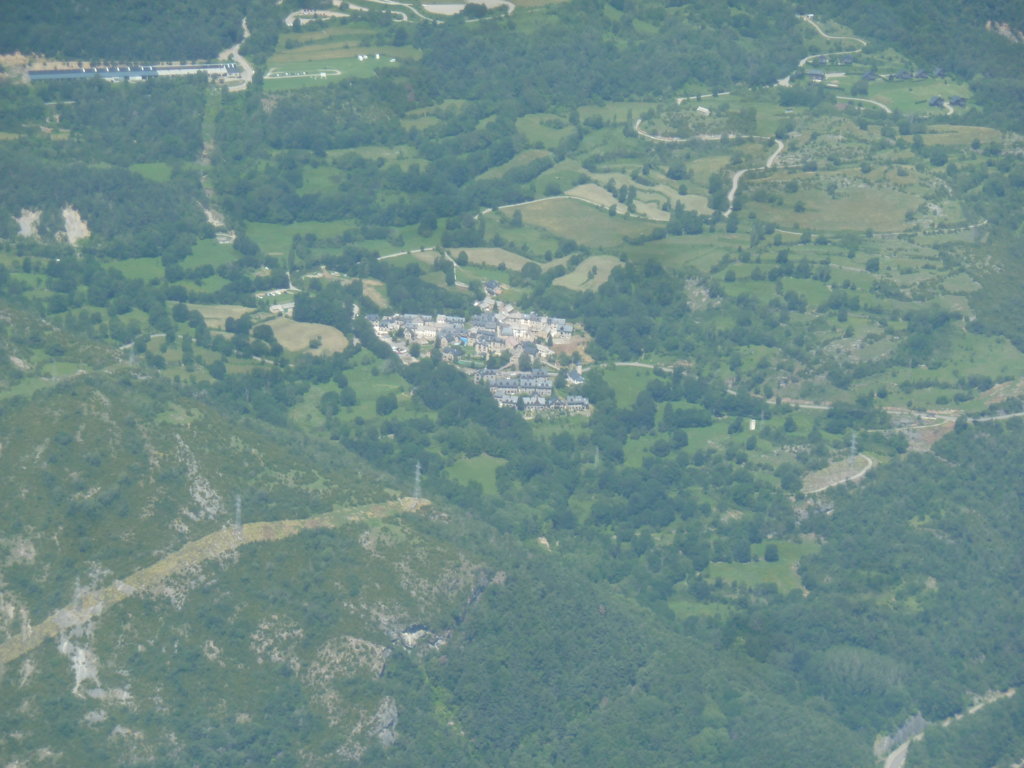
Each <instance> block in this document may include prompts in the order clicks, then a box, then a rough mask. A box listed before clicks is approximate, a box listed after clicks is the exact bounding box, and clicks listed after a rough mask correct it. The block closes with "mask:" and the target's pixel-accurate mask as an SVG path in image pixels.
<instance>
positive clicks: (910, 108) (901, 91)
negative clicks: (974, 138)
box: [843, 77, 969, 116]
mask: <svg viewBox="0 0 1024 768" xmlns="http://www.w3.org/2000/svg"><path fill="white" fill-rule="evenodd" d="M843 80H844V83H843V84H844V85H845V84H847V83H849V84H851V85H852V84H853V83H854V82H856V80H855V78H853V77H846V78H843ZM968 93H969V91H968V88H967V86H966V85H962V84H958V83H955V82H952V81H949V80H939V79H935V78H932V79H929V80H904V81H893V82H888V81H882V80H878V81H875V82H874V83H872V84H871V86H870V87H869V89H868V96H867V97H866V98H869V99H874V100H875V101H880V102H882V103H883V104H886V105H888V106H889V107H891V108H892V109H896V110H899V111H900V112H902V113H903V114H931V115H936V116H938V115H944V114H946V112H945V110H944V109H943V108H941V107H929V106H928V102H929V101H930V100H931V98H932V97H933V96H939V97H941V98H943V99H948V98H949V97H950V96H966V95H968Z"/></svg>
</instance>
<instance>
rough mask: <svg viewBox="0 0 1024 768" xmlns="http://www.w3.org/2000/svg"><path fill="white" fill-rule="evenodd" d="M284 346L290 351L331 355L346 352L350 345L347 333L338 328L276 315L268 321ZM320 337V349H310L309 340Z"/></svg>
mask: <svg viewBox="0 0 1024 768" xmlns="http://www.w3.org/2000/svg"><path fill="white" fill-rule="evenodd" d="M267 325H269V326H270V328H271V329H272V330H273V331H274V336H275V337H276V338H277V340H278V342H279V343H280V344H281V346H282V347H284V348H285V349H287V350H288V351H289V352H310V353H312V354H314V355H330V354H333V353H335V352H344V351H345V348H346V347H347V346H348V339H347V338H346V337H345V334H344V333H342V332H341V331H339V330H338V329H337V328H335V327H333V326H330V325H322V324H320V323H300V322H298V321H296V320H292V319H291V318H290V317H275V318H274V319H273V320H271V321H270V322H268V323H267ZM317 337H319V338H320V341H321V344H320V347H319V348H318V349H310V348H309V342H311V341H312V340H313V339H315V338H317Z"/></svg>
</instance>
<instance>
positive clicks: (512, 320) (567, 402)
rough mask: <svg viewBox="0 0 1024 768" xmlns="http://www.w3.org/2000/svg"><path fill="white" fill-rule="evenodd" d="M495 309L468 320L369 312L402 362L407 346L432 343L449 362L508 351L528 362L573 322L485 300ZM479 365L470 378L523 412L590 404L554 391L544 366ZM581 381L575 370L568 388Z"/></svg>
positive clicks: (547, 350)
mask: <svg viewBox="0 0 1024 768" xmlns="http://www.w3.org/2000/svg"><path fill="white" fill-rule="evenodd" d="M487 306H488V307H489V308H491V309H492V310H493V311H485V312H480V313H479V314H476V315H473V317H471V318H470V319H469V320H466V319H464V318H462V317H458V316H454V315H433V316H431V315H413V314H406V315H387V316H383V317H381V316H378V315H367V316H366V319H367V320H369V321H370V323H371V324H372V325H373V330H374V332H375V333H376V334H377V337H378V338H379V339H380V340H381V341H383V342H384V343H386V344H388V345H389V346H390V347H391V349H392V350H393V351H394V352H395V354H397V355H398V356H399V357H400V358H401V359H402V360H404V361H406V362H410V361H412V360H413V355H412V353H411V352H410V349H409V348H410V347H411V346H412V345H413V344H418V345H428V344H429V345H431V346H433V345H436V346H437V347H438V349H439V350H440V352H441V356H442V358H443V359H444V360H446V361H449V362H458V361H460V360H461V361H468V360H471V359H474V358H475V359H476V360H478V361H479V360H481V359H484V358H488V357H492V356H494V355H501V354H503V353H508V357H509V360H510V361H515V362H520V363H521V362H522V361H524V359H527V358H528V359H529V361H530V362H531V363H532V362H534V361H537V360H544V359H546V358H549V357H551V356H552V350H551V346H550V345H552V344H556V343H558V342H560V341H565V340H566V339H568V338H569V337H570V336H572V331H573V326H572V324H571V323H569V322H566V321H565V320H564V319H563V318H560V317H547V316H544V315H538V314H535V313H532V312H529V313H524V312H519V311H517V310H515V309H514V308H513V307H512V306H511V305H508V304H503V303H501V302H493V301H492V302H490V303H488V304H487ZM478 364H479V363H478ZM511 368H512V366H511V365H509V366H507V367H506V368H502V369H496V370H494V369H479V370H476V371H475V372H474V373H473V378H474V379H475V380H477V381H479V382H480V383H482V384H484V385H486V386H487V388H488V389H489V390H490V391H491V394H492V395H493V396H494V399H495V400H497V401H498V404H499V405H501V406H503V407H509V408H519V409H521V410H523V411H525V412H526V413H529V414H536V413H538V412H541V411H562V412H573V411H577V412H578V411H587V410H589V408H590V402H589V401H588V400H587V398H585V397H583V396H581V395H569V396H567V397H564V398H563V397H558V396H557V395H555V391H554V389H555V387H554V382H555V375H554V374H553V373H551V372H549V371H546V370H540V369H535V368H532V367H531V368H530V370H526V371H522V370H512V369H511ZM582 383H583V377H582V376H581V375H580V374H579V373H578V372H577V371H569V372H567V374H566V384H567V385H569V386H573V385H578V384H582Z"/></svg>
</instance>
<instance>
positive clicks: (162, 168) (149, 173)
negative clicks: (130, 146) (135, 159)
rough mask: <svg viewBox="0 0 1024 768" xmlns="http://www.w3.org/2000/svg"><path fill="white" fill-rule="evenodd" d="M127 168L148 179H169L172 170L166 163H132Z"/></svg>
mask: <svg viewBox="0 0 1024 768" xmlns="http://www.w3.org/2000/svg"><path fill="white" fill-rule="evenodd" d="M128 169H129V170H131V171H134V172H135V173H137V174H139V175H140V176H142V177H143V178H146V179H149V180H150V181H169V180H170V178H171V170H172V169H171V166H170V165H169V164H168V163H133V164H132V165H129V166H128Z"/></svg>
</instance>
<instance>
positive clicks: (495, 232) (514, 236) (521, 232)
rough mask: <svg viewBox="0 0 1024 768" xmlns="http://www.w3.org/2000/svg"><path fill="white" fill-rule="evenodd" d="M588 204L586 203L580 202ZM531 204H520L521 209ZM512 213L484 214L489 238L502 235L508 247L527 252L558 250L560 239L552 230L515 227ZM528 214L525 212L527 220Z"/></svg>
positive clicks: (537, 252) (508, 211)
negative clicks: (511, 219) (511, 217)
mask: <svg viewBox="0 0 1024 768" xmlns="http://www.w3.org/2000/svg"><path fill="white" fill-rule="evenodd" d="M580 205H586V203H580ZM529 207H530V206H529V205H527V206H519V210H525V209H526V208H529ZM511 215H512V211H511V210H506V211H501V212H496V211H491V212H489V213H487V214H484V216H483V217H482V218H483V220H484V231H485V233H486V237H487V239H491V238H493V237H495V236H500V237H501V238H502V239H503V240H504V241H505V244H506V246H507V247H508V249H510V250H512V249H515V250H516V251H521V252H523V253H527V254H538V255H540V254H543V253H545V252H547V251H551V252H552V253H555V252H556V251H557V250H558V246H559V240H558V238H557V237H555V236H554V235H553V234H552V233H551V232H549V231H547V230H546V229H543V228H541V227H535V226H522V227H514V226H512V224H511V223H510V222H509V221H508V219H509V217H510V216H511ZM525 218H526V215H525V213H524V214H523V219H524V220H525Z"/></svg>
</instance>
